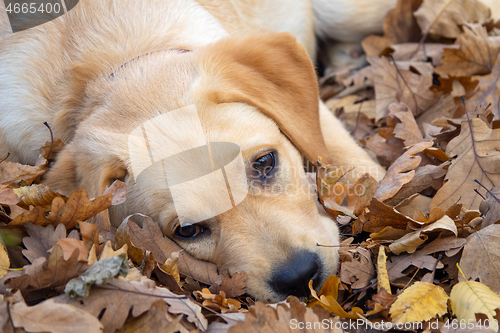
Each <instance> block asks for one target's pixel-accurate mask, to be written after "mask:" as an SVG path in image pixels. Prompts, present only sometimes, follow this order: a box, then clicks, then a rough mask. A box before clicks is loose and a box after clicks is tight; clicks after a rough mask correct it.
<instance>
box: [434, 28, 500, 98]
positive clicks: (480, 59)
mask: <svg viewBox="0 0 500 333" xmlns="http://www.w3.org/2000/svg"><path fill="white" fill-rule="evenodd" d="M463 29H464V30H465V33H464V34H462V35H460V36H459V37H458V38H457V40H456V41H455V44H456V45H459V49H455V48H451V49H444V51H443V59H442V60H441V65H440V66H438V67H436V69H435V71H436V73H437V74H439V75H441V76H442V77H445V78H447V77H450V76H471V75H483V74H489V73H490V72H491V69H492V68H493V66H494V65H495V62H496V60H497V57H498V52H499V50H500V47H499V46H497V45H495V44H493V43H492V42H491V41H490V40H489V39H488V32H487V31H486V28H485V27H483V26H481V25H479V24H474V25H470V26H464V27H463ZM455 82H457V81H455ZM460 95H465V91H464V92H463V93H462V94H460Z"/></svg>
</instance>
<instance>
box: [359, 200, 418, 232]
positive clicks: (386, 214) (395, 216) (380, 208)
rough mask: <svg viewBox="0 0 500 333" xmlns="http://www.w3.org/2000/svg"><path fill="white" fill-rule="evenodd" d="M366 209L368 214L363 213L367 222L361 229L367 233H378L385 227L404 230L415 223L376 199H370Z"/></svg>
mask: <svg viewBox="0 0 500 333" xmlns="http://www.w3.org/2000/svg"><path fill="white" fill-rule="evenodd" d="M367 208H368V210H369V212H368V213H365V217H366V219H367V220H368V221H367V222H366V223H364V224H363V227H362V228H363V230H364V231H367V232H380V231H382V230H383V229H384V228H386V227H392V228H395V229H401V230H406V227H407V225H408V224H409V223H411V222H415V221H414V220H412V219H410V218H409V217H408V216H405V215H403V214H401V213H399V212H398V211H397V210H396V209H395V208H394V207H390V206H388V205H386V204H384V203H383V202H380V201H378V200H377V199H376V198H373V199H372V201H371V202H370V204H369V205H368V207H367Z"/></svg>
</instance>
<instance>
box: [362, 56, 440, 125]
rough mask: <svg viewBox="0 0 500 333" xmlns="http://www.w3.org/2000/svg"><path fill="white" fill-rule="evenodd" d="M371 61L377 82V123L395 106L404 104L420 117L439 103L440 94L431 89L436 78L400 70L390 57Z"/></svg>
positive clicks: (370, 59)
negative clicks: (395, 104) (393, 104)
mask: <svg viewBox="0 0 500 333" xmlns="http://www.w3.org/2000/svg"><path fill="white" fill-rule="evenodd" d="M368 62H369V63H370V64H371V65H372V67H373V78H374V81H375V96H376V101H377V117H376V118H375V120H376V121H379V120H381V119H382V118H385V117H386V116H387V114H388V113H389V105H390V104H391V103H398V102H399V103H404V104H406V105H407V106H408V108H409V109H410V110H412V111H413V113H414V114H415V115H419V114H421V113H422V112H424V111H426V110H427V109H429V108H430V107H431V106H432V105H434V104H435V103H436V102H437V101H438V100H439V97H440V95H439V94H438V93H435V92H433V91H431V90H430V87H431V86H432V77H428V76H422V75H418V74H414V73H412V72H410V71H407V70H405V69H399V68H397V65H394V64H393V63H392V62H390V61H389V59H387V58H386V57H382V58H377V57H369V58H368Z"/></svg>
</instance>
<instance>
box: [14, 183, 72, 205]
mask: <svg viewBox="0 0 500 333" xmlns="http://www.w3.org/2000/svg"><path fill="white" fill-rule="evenodd" d="M14 193H16V194H17V195H18V196H19V197H20V198H21V201H20V202H19V203H18V205H19V206H21V207H23V208H29V206H38V207H42V208H43V209H46V210H50V208H51V206H52V201H53V200H54V199H55V198H56V197H61V198H63V199H64V200H66V199H67V198H65V197H64V196H63V195H62V194H59V193H56V192H54V191H52V190H51V189H49V188H48V187H47V186H45V185H43V184H35V185H31V186H23V187H20V188H16V189H14Z"/></svg>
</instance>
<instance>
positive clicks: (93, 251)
mask: <svg viewBox="0 0 500 333" xmlns="http://www.w3.org/2000/svg"><path fill="white" fill-rule="evenodd" d="M96 262H97V254H96V249H95V244H92V248H91V249H90V251H89V259H88V264H89V266H92V265H93V264H95V263H96Z"/></svg>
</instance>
